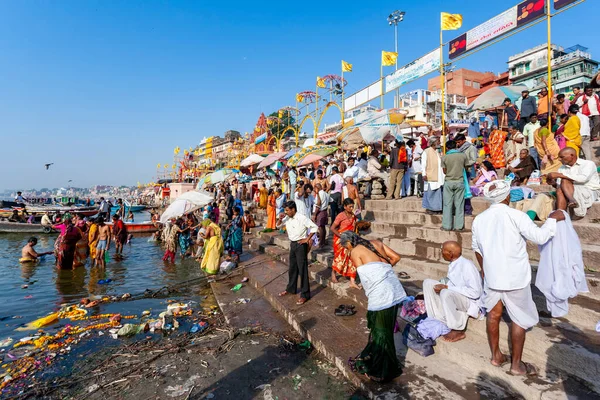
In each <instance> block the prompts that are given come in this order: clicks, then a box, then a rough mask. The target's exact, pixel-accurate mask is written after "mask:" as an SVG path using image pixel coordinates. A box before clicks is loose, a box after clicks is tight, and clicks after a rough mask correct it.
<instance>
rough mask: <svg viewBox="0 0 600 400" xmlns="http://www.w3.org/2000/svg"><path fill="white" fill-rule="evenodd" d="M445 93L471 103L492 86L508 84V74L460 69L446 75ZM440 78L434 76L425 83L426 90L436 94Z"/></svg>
mask: <svg viewBox="0 0 600 400" xmlns="http://www.w3.org/2000/svg"><path fill="white" fill-rule="evenodd" d="M445 79H446V93H451V94H453V95H459V96H464V97H465V98H466V99H467V102H469V103H470V102H471V101H473V100H475V99H476V98H477V96H479V95H480V94H481V93H483V92H485V91H486V90H487V89H489V88H491V87H493V86H499V85H506V84H508V74H507V73H506V72H505V73H502V74H495V73H493V72H478V71H471V70H469V69H465V68H461V69H459V70H456V71H449V72H448V73H446V76H445ZM441 88H442V86H441V82H440V76H439V75H438V76H435V77H433V78H430V79H429V80H428V81H427V90H429V91H431V92H436V91H438V90H441Z"/></svg>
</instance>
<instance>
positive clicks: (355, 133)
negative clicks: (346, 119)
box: [336, 126, 365, 150]
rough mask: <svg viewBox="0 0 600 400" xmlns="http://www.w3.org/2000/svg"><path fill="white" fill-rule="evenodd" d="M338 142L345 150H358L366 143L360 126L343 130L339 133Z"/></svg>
mask: <svg viewBox="0 0 600 400" xmlns="http://www.w3.org/2000/svg"><path fill="white" fill-rule="evenodd" d="M336 140H337V141H338V143H339V144H340V146H341V147H342V149H344V150H356V149H357V148H358V147H359V146H361V145H362V144H364V143H365V141H364V139H363V137H362V135H361V134H360V129H359V128H358V126H351V127H350V128H346V129H343V130H342V131H340V132H339V133H338V135H337V137H336Z"/></svg>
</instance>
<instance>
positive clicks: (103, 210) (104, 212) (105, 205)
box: [98, 197, 110, 219]
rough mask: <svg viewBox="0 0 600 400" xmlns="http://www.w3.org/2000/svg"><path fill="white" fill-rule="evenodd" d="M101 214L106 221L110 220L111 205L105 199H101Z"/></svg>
mask: <svg viewBox="0 0 600 400" xmlns="http://www.w3.org/2000/svg"><path fill="white" fill-rule="evenodd" d="M99 211H100V214H99V215H98V216H99V217H102V218H104V219H108V218H109V217H110V211H109V205H108V202H107V201H106V200H105V199H104V197H100V209H99Z"/></svg>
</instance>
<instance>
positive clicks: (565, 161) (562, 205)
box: [548, 147, 600, 217]
mask: <svg viewBox="0 0 600 400" xmlns="http://www.w3.org/2000/svg"><path fill="white" fill-rule="evenodd" d="M558 157H559V158H560V162H561V163H562V165H561V167H560V168H559V169H558V172H550V173H549V174H548V178H550V179H554V180H556V208H558V209H559V210H567V209H568V208H572V209H573V213H574V214H575V215H576V216H578V217H585V214H586V213H587V209H588V208H590V207H591V206H592V204H593V203H594V202H595V201H596V200H598V199H600V179H599V178H598V171H597V169H596V164H595V163H594V162H593V161H590V160H582V159H581V158H577V152H576V151H575V149H573V148H571V147H565V148H564V149H562V150H561V151H560V152H559V153H558Z"/></svg>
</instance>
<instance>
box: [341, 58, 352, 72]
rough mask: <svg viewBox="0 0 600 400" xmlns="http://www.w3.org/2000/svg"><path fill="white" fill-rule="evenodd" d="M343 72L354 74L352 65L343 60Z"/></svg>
mask: <svg viewBox="0 0 600 400" xmlns="http://www.w3.org/2000/svg"><path fill="white" fill-rule="evenodd" d="M342 71H343V72H352V64H350V63H349V62H346V61H344V60H342Z"/></svg>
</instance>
